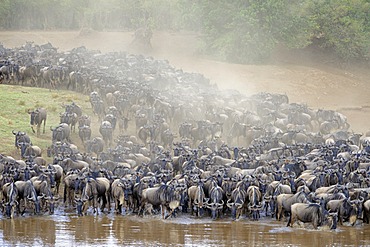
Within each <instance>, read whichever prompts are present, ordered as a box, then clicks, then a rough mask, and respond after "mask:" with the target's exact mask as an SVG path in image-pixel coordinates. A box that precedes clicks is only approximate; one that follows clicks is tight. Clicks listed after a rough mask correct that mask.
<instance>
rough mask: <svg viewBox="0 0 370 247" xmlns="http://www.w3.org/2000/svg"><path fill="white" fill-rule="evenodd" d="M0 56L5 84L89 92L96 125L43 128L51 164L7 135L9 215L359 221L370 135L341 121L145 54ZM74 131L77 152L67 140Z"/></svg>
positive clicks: (21, 134)
mask: <svg viewBox="0 0 370 247" xmlns="http://www.w3.org/2000/svg"><path fill="white" fill-rule="evenodd" d="M0 54H1V59H2V61H1V65H0V73H1V79H2V82H3V83H9V84H19V85H23V86H36V87H46V88H49V89H68V90H74V91H77V92H80V93H84V94H86V95H89V97H90V103H91V108H92V109H93V112H94V114H95V115H96V116H97V118H98V119H99V120H98V121H99V123H98V125H99V124H100V125H99V126H98V128H96V129H98V131H96V132H99V133H94V131H93V129H94V128H92V127H94V126H93V124H94V123H93V122H92V120H91V119H92V116H88V115H86V114H84V112H83V109H81V107H80V106H78V104H76V103H71V104H69V105H64V106H63V107H64V108H65V112H64V113H62V114H60V124H59V125H58V126H57V127H54V128H50V130H51V131H52V140H51V145H50V147H49V148H48V149H47V150H46V152H47V155H48V157H51V158H52V160H53V162H52V163H48V162H46V161H45V159H44V158H43V157H42V152H41V150H40V149H39V148H38V147H37V145H34V143H32V142H31V138H30V136H29V135H27V133H26V132H25V130H20V131H19V130H17V131H15V130H14V131H13V134H14V135H15V146H16V148H19V149H20V152H21V158H22V159H21V160H16V159H14V158H13V157H10V156H6V155H4V154H2V155H0V164H1V172H2V173H1V180H0V181H1V187H2V192H3V193H2V201H1V205H2V210H3V214H4V215H5V216H7V217H14V214H16V215H22V214H24V213H31V214H33V213H36V214H41V213H46V212H49V213H53V212H54V207H55V205H59V206H61V205H63V206H64V207H66V208H73V209H75V210H76V212H77V214H78V215H80V216H82V215H85V214H87V213H90V214H92V213H96V214H98V213H99V212H105V213H106V212H109V211H110V210H111V208H112V207H114V210H115V212H116V213H117V214H120V215H124V214H138V215H145V214H156V213H159V212H161V213H162V217H163V218H169V217H176V216H177V215H180V214H188V213H189V214H191V215H193V217H196V218H197V217H211V218H212V219H217V218H220V217H222V218H225V217H229V218H231V219H238V218H240V217H244V218H247V219H250V220H255V221H257V220H259V219H260V217H276V219H277V220H282V219H287V222H288V225H290V226H293V224H294V222H295V221H297V220H298V221H301V222H311V223H312V225H313V226H314V227H315V228H317V227H318V226H323V225H328V226H329V227H330V228H331V229H335V228H336V223H337V220H338V221H339V223H340V224H343V223H346V224H350V225H355V224H356V222H357V224H359V223H360V222H361V220H362V221H363V223H367V224H368V223H369V219H370V198H369V193H370V189H369V186H370V176H369V175H370V161H369V159H370V156H369V155H370V154H369V153H368V152H369V151H370V135H369V133H365V134H362V133H353V132H352V131H351V130H350V126H349V124H348V122H347V119H346V117H345V116H344V115H343V114H341V113H339V112H336V111H333V110H324V109H317V110H315V109H311V108H309V107H308V106H306V105H304V104H298V103H290V102H289V99H288V97H287V95H282V94H272V93H266V92H263V93H259V94H255V95H252V96H246V95H243V94H240V93H239V92H237V91H234V90H219V89H218V88H217V86H216V85H212V84H211V83H210V81H209V80H208V79H206V78H205V77H204V76H203V75H201V74H198V73H189V72H184V71H182V70H179V69H176V68H174V67H172V66H170V64H169V62H168V61H165V60H155V59H153V58H151V57H144V56H142V55H132V54H127V53H123V52H111V53H107V54H102V53H100V52H99V51H92V50H88V49H86V48H85V47H79V48H75V49H72V50H71V51H67V52H58V49H57V48H55V47H53V46H52V45H51V44H45V45H35V44H33V43H30V42H28V43H26V44H25V45H24V46H22V47H19V48H13V49H8V48H5V47H2V46H1V47H0ZM30 115H31V125H35V126H36V131H34V129H32V130H33V132H36V133H37V135H42V134H44V133H45V121H46V119H47V110H46V109H43V108H40V109H35V110H34V111H33V112H30ZM94 117H95V116H94ZM42 127H43V130H42V132H41V128H42ZM76 129H77V130H76ZM77 132H78V133H77ZM77 135H78V138H79V139H80V140H81V143H83V147H77V146H76V145H75V144H73V143H72V139H73V138H71V137H74V136H77ZM44 153H45V152H44ZM60 187H61V188H63V191H62V190H61V191H59V189H60ZM62 202H63V203H62Z"/></svg>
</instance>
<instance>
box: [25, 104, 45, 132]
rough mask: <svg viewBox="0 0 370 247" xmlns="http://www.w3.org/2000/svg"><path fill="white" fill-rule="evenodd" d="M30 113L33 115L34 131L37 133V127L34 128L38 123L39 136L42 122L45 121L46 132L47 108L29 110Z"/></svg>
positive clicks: (31, 122) (32, 125) (32, 124)
mask: <svg viewBox="0 0 370 247" xmlns="http://www.w3.org/2000/svg"><path fill="white" fill-rule="evenodd" d="M28 113H29V114H30V115H31V121H30V124H31V129H32V131H33V133H35V129H34V128H33V127H34V126H35V125H36V128H37V136H39V135H40V128H41V125H42V123H44V128H43V131H42V133H43V134H45V124H46V117H47V111H46V109H45V108H37V109H36V110H34V111H30V110H29V111H28Z"/></svg>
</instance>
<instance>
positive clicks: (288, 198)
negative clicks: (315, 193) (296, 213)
mask: <svg viewBox="0 0 370 247" xmlns="http://www.w3.org/2000/svg"><path fill="white" fill-rule="evenodd" d="M298 202H302V203H309V202H310V201H309V200H308V198H307V195H306V193H305V192H303V191H300V192H297V193H296V194H280V195H278V196H277V198H276V203H277V206H276V219H277V220H281V218H282V217H283V215H284V212H287V213H290V207H291V206H292V205H293V204H295V203H298Z"/></svg>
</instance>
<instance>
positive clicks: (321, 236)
mask: <svg viewBox="0 0 370 247" xmlns="http://www.w3.org/2000/svg"><path fill="white" fill-rule="evenodd" d="M59 213H60V212H59ZM285 224H286V223H284V222H277V221H275V220H270V219H263V220H261V221H259V222H251V221H249V220H248V219H241V220H239V221H230V220H229V219H224V220H217V221H212V220H210V219H207V218H203V219H195V218H191V217H189V216H182V217H179V218H176V219H170V220H162V219H160V218H159V217H145V218H141V217H138V216H117V215H114V214H109V215H99V216H84V217H77V216H75V215H73V214H71V215H64V214H62V213H60V214H56V215H53V216H40V217H34V216H33V217H30V216H27V217H18V218H15V219H5V218H2V219H1V224H0V237H1V239H0V246H102V245H103V246H107V245H109V246H159V245H160V246H200V245H201V246H216V245H217V246H287V245H289V246H369V245H370V237H369V236H370V226H369V225H362V224H361V223H360V224H358V225H357V226H355V227H350V226H339V227H338V229H337V230H336V231H329V230H326V229H321V230H312V229H304V228H300V227H299V226H297V227H295V228H290V227H286V226H285Z"/></svg>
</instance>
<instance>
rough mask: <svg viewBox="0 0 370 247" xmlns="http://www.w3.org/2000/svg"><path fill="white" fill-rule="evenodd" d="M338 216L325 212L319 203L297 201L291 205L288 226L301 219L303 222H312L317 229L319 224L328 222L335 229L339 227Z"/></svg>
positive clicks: (331, 228)
mask: <svg viewBox="0 0 370 247" xmlns="http://www.w3.org/2000/svg"><path fill="white" fill-rule="evenodd" d="M336 218H337V217H336V214H328V213H326V214H325V212H323V209H322V208H321V206H320V205H319V204H315V203H295V204H293V205H292V206H291V214H290V217H289V221H288V225H287V226H291V227H293V224H294V222H295V221H296V220H299V221H302V222H303V223H308V222H311V223H312V225H313V227H314V228H315V229H317V227H318V226H321V225H323V223H324V222H327V224H328V226H329V227H330V230H334V229H336V228H337V220H336Z"/></svg>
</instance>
